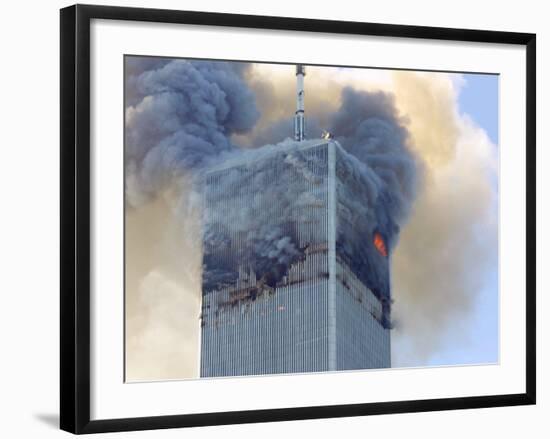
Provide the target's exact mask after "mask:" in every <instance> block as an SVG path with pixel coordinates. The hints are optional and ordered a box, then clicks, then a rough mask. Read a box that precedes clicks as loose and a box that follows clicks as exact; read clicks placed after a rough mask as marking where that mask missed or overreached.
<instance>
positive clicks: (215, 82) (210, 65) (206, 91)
mask: <svg viewBox="0 0 550 439" xmlns="http://www.w3.org/2000/svg"><path fill="white" fill-rule="evenodd" d="M127 61H128V63H129V65H130V67H129V68H128V74H129V77H128V80H127V95H128V96H129V104H130V105H129V106H127V108H126V139H125V140H126V143H125V145H126V151H125V155H126V176H127V183H128V184H127V187H126V195H127V200H128V201H129V202H130V204H132V205H134V204H139V203H140V202H142V201H143V200H146V199H148V198H150V197H151V196H154V195H155V194H156V193H157V192H159V191H161V190H163V189H164V188H165V187H167V186H168V185H170V184H172V183H173V182H174V180H175V179H177V178H178V177H180V176H181V175H182V174H183V173H185V171H188V170H192V169H194V168H196V167H198V166H201V165H205V164H206V163H207V162H208V160H209V159H211V158H212V157H215V156H217V155H218V154H219V153H220V152H222V151H228V150H231V149H232V148H233V145H232V143H231V141H230V136H231V135H233V134H238V133H242V132H246V131H247V130H248V129H250V128H251V127H252V126H253V125H254V123H255V122H256V121H257V119H258V117H259V113H258V110H257V108H256V104H255V101H254V95H253V94H252V92H251V91H250V90H249V88H248V87H247V86H246V84H245V83H244V81H243V79H242V74H243V72H244V70H245V69H246V66H245V65H244V64H239V63H214V62H207V61H200V62H199V61H196V62H189V61H185V60H173V61H170V62H167V61H166V60H163V59H159V60H153V61H151V60H149V59H147V58H145V59H141V58H137V59H136V58H128V59H127ZM132 103H135V104H134V105H132Z"/></svg>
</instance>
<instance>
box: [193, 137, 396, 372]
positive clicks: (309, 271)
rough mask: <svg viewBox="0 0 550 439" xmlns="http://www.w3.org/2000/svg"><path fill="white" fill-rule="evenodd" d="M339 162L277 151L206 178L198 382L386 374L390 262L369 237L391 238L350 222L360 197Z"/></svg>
mask: <svg viewBox="0 0 550 439" xmlns="http://www.w3.org/2000/svg"><path fill="white" fill-rule="evenodd" d="M350 160H351V159H350V158H349V156H348V154H347V153H346V152H345V151H344V150H343V149H342V148H341V147H340V146H339V145H338V144H337V143H336V142H333V141H303V142H284V143H283V144H281V145H278V146H277V148H273V149H271V150H269V151H266V153H265V154H262V153H258V152H254V153H253V155H252V153H251V158H250V159H249V160H246V161H241V162H237V163H233V164H231V165H229V166H225V167H223V168H217V169H213V170H211V171H210V172H208V174H207V175H206V177H205V180H204V187H203V193H204V219H203V249H204V257H203V300H202V314H201V368H200V369H201V376H203V377H211V376H235V375H261V374H275V373H297V372H317V371H327V370H347V369H365V368H378V367H389V366H390V350H389V347H390V335H389V303H390V288H389V263H388V258H387V257H383V256H382V255H380V254H379V252H376V251H375V250H374V251H373V249H374V247H373V245H372V239H371V237H372V234H373V233H374V232H378V233H381V234H383V236H384V238H385V239H389V236H388V234H389V233H390V232H391V230H389V231H388V230H386V228H385V226H384V225H382V226H381V225H380V224H372V222H373V220H372V217H367V216H365V215H361V214H360V213H357V212H354V211H353V207H354V203H362V202H363V198H364V197H366V196H369V193H368V191H367V189H366V188H364V187H362V186H361V185H362V181H361V179H360V178H359V179H358V178H355V177H354V174H353V162H349V161H350ZM371 204H372V203H371ZM367 205H368V204H367ZM365 222H370V223H369V224H364V223H365Z"/></svg>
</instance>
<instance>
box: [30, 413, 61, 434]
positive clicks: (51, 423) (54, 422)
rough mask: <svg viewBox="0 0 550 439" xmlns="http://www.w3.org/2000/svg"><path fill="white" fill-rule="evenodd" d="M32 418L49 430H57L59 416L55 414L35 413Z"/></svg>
mask: <svg viewBox="0 0 550 439" xmlns="http://www.w3.org/2000/svg"><path fill="white" fill-rule="evenodd" d="M34 418H35V419H37V420H39V421H40V422H42V423H43V424H45V425H47V426H48V427H50V428H55V429H56V430H59V415H58V414H57V413H35V414H34Z"/></svg>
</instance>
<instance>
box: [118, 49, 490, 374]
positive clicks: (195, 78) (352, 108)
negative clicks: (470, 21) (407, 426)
mask: <svg viewBox="0 0 550 439" xmlns="http://www.w3.org/2000/svg"><path fill="white" fill-rule="evenodd" d="M126 62H127V65H126V75H127V76H126V82H125V83H126V108H125V112H126V117H125V123H126V145H125V155H126V310H127V315H126V335H127V339H126V364H127V377H128V378H129V379H130V380H155V379H182V378H190V377H195V376H197V365H198V355H199V353H198V333H199V324H198V314H199V312H200V293H201V264H202V246H201V242H200V240H199V239H197V237H198V236H200V224H199V223H200V220H199V219H200V208H199V207H198V204H197V200H196V198H197V195H196V194H195V193H194V192H193V190H192V189H191V188H192V184H191V181H192V179H193V176H194V175H195V174H196V173H197V172H198V171H199V170H200V169H201V167H202V166H205V164H207V163H211V162H212V160H214V161H215V160H219V158H220V157H226V155H227V154H233V153H234V151H235V147H237V149H242V150H246V149H250V148H259V147H261V146H263V145H265V144H269V143H276V142H279V141H281V140H283V139H284V137H287V136H288V137H290V136H292V128H291V124H290V121H291V118H292V115H293V114H294V105H295V97H294V94H295V75H294V66H292V65H270V64H254V65H245V64H232V63H231V65H226V64H224V65H222V64H217V63H195V64H193V63H189V62H187V61H185V60H163V59H156V58H138V59H128V58H127V60H126ZM305 89H306V93H305V108H306V113H305V114H306V123H307V127H308V130H309V131H308V134H309V136H310V137H312V136H316V135H320V133H321V128H323V127H331V129H332V127H335V128H334V130H335V132H334V134H335V136H336V139H337V140H338V139H339V137H338V136H339V135H340V134H342V129H344V130H345V129H346V126H347V125H346V124H348V123H352V122H353V121H354V120H355V119H357V120H356V121H355V122H357V123H360V122H361V120H364V122H365V123H366V125H365V126H366V127H370V128H369V129H367V130H366V131H365V130H362V129H359V128H360V127H361V126H363V125H362V124H360V125H359V128H358V131H357V132H356V133H355V134H353V135H352V134H348V140H349V139H352V140H353V139H355V140H354V141H355V143H357V145H355V146H357V148H358V149H356V150H355V154H358V157H363V158H365V157H366V158H365V160H366V163H370V161H372V160H373V156H369V154H368V153H367V155H366V156H364V154H365V153H364V152H362V151H365V150H363V149H361V148H362V145H363V144H362V142H366V143H365V145H369V144H370V145H371V147H372V145H373V143H372V142H375V143H374V144H376V145H379V146H382V148H381V150H380V149H379V152H380V153H381V154H388V155H387V159H385V163H386V165H387V166H388V167H387V168H386V171H388V172H395V174H392V175H394V179H393V180H392V179H390V180H387V181H388V182H389V181H394V182H397V183H398V184H397V186H395V187H394V189H393V191H394V196H395V200H394V201H395V202H396V203H397V205H399V206H400V207H399V209H398V212H397V217H396V221H397V222H398V225H399V227H400V229H401V232H400V234H399V239H398V241H396V245H395V248H394V249H393V250H392V260H391V264H392V280H391V282H392V296H393V298H394V300H395V302H394V305H393V310H392V319H393V320H394V325H395V328H394V329H393V330H392V366H393V367H424V366H440V365H460V364H478V363H488V362H496V361H498V143H497V141H498V76H495V75H492V76H490V75H479V74H475V75H468V74H452V73H449V74H448V73H435V72H414V71H392V70H380V69H349V68H326V67H323V68H320V67H312V66H309V67H307V74H306V80H305ZM346 118H347V119H346ZM342 121H348V122H346V123H341V122H342ZM380 121H382V122H383V123H382V124H380V123H379V122H380ZM339 122H340V123H339ZM355 122H353V123H355ZM388 122H389V125H388ZM338 127H340V128H338ZM391 127H393V128H391ZM388 130H389V131H388ZM391 130H394V131H393V132H392V131H391ZM315 133H318V134H315ZM373 133H375V134H376V133H378V134H376V135H375V134H373ZM384 133H385V134H384ZM403 133H405V134H404V135H403ZM354 136H355V137H354ZM361 136H366V137H361ZM373 136H375V137H373ZM376 136H381V137H378V138H376ZM392 139H393V140H392ZM340 140H341V141H342V142H345V139H344V138H343V137H340ZM396 141H399V142H404V143H403V145H402V146H403V148H404V149H403V148H402V147H401V146H400V147H399V148H397V149H395V148H394V146H395V142H396ZM369 142H370V143H369ZM385 142H386V143H385ZM388 142H389V143H388ZM351 143H353V142H351ZM384 145H386V146H387V147H388V148H386V147H385V146H384ZM355 146H353V145H352V146H350V148H352V149H353V148H355ZM390 147H391V148H390ZM368 148H370V147H368ZM368 148H367V150H368ZM396 154H397V155H396ZM389 159H392V160H393V159H397V161H392V160H389ZM402 159H407V160H408V162H407V163H411V160H410V159H412V163H414V168H415V172H414V175H412V174H411V173H410V172H405V173H403V170H404V169H405V168H404V167H403V166H405V165H404V162H403V160H402ZM388 160H389V161H388ZM390 162H391V163H395V164H399V163H401V165H400V166H397V167H395V168H392V166H394V165H391V164H389V165H388V163H390ZM407 166H409V165H407ZM392 169H393V170H392ZM377 172H378V171H377ZM387 175H388V174H387V173H385V174H381V176H382V177H384V178H386V177H387ZM384 178H382V181H385V180H384ZM379 180H380V179H378V180H377V181H379Z"/></svg>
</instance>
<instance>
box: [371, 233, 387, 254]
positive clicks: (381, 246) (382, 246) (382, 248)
mask: <svg viewBox="0 0 550 439" xmlns="http://www.w3.org/2000/svg"><path fill="white" fill-rule="evenodd" d="M373 243H374V246H375V247H376V250H378V252H379V253H380V254H381V255H382V256H385V257H387V256H388V250H387V249H386V243H385V242H384V239H383V238H382V235H380V233H378V232H377V233H375V234H374V239H373Z"/></svg>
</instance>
